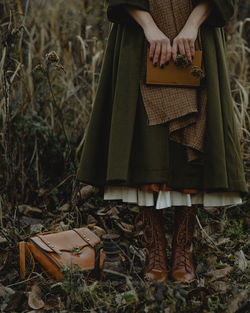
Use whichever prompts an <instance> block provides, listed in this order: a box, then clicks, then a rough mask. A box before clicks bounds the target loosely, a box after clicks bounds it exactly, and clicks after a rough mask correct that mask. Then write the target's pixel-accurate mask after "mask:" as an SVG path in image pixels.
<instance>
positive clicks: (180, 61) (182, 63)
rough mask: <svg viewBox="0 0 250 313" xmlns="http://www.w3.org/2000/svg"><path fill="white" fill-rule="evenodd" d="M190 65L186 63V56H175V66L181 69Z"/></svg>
mask: <svg viewBox="0 0 250 313" xmlns="http://www.w3.org/2000/svg"><path fill="white" fill-rule="evenodd" d="M190 64H191V63H189V62H188V59H187V56H186V55H185V54H177V56H176V62H175V65H176V66H178V67H181V68H186V67H188V66H189V65H190Z"/></svg>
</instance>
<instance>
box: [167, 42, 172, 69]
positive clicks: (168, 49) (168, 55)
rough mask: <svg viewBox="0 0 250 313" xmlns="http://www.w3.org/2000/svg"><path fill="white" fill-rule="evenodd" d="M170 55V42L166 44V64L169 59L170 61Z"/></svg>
mask: <svg viewBox="0 0 250 313" xmlns="http://www.w3.org/2000/svg"><path fill="white" fill-rule="evenodd" d="M171 55H172V47H171V43H170V40H169V41H168V42H167V57H166V64H168V63H169V61H170V59H171Z"/></svg>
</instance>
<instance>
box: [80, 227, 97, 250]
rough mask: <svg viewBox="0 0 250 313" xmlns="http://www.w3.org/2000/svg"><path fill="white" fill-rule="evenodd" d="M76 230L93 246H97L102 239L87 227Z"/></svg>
mask: <svg viewBox="0 0 250 313" xmlns="http://www.w3.org/2000/svg"><path fill="white" fill-rule="evenodd" d="M74 231H75V232H77V233H78V235H79V236H81V237H82V238H84V239H85V240H87V242H88V243H89V244H90V245H91V246H92V247H94V246H96V245H97V244H98V243H100V241H101V239H100V238H99V237H98V236H97V235H96V234H95V233H94V232H92V231H91V230H90V229H88V228H86V227H82V228H74Z"/></svg>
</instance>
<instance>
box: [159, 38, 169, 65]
mask: <svg viewBox="0 0 250 313" xmlns="http://www.w3.org/2000/svg"><path fill="white" fill-rule="evenodd" d="M166 61H167V43H166V41H165V42H162V44H161V57H160V66H161V67H162V66H164V64H165V63H166Z"/></svg>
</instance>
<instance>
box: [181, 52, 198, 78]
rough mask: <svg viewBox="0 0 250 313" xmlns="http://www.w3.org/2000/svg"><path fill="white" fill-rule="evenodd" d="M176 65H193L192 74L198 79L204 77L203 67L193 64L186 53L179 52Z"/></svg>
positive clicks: (184, 66) (183, 66) (182, 66)
mask: <svg viewBox="0 0 250 313" xmlns="http://www.w3.org/2000/svg"><path fill="white" fill-rule="evenodd" d="M175 65H176V66H178V67H181V68H187V67H188V66H192V69H191V72H190V73H191V75H193V76H194V77H195V78H197V79H200V78H201V77H202V74H203V71H202V69H201V68H200V67H199V66H197V65H193V64H192V63H191V62H190V61H188V59H187V56H186V55H184V54H178V55H177V56H176V62H175Z"/></svg>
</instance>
